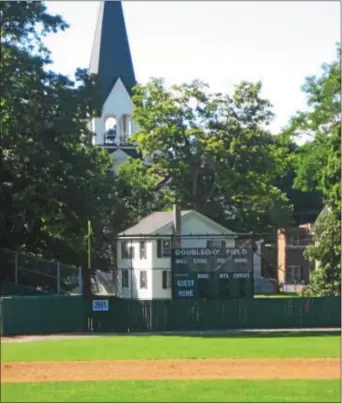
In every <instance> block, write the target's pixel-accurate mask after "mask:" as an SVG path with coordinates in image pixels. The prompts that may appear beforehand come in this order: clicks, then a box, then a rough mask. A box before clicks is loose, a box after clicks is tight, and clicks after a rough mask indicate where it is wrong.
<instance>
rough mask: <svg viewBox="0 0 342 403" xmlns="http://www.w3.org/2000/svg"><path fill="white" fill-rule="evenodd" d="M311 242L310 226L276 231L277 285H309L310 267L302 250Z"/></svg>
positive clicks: (305, 225) (304, 225)
mask: <svg viewBox="0 0 342 403" xmlns="http://www.w3.org/2000/svg"><path fill="white" fill-rule="evenodd" d="M311 242H312V224H303V225H300V226H299V227H296V228H290V229H286V230H284V229H279V230H278V233H277V253H278V259H277V260H278V284H287V285H298V284H301V285H303V284H309V279H310V272H311V266H312V265H311V264H310V262H309V261H308V260H307V259H306V258H305V257H304V250H305V248H306V247H307V246H308V245H310V244H311Z"/></svg>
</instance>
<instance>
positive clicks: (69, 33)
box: [46, 0, 341, 133]
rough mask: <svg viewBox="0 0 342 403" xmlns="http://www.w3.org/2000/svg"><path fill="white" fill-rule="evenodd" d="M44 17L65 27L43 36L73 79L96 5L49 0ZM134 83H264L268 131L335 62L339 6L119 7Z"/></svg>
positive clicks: (87, 48) (299, 106) (221, 87)
mask: <svg viewBox="0 0 342 403" xmlns="http://www.w3.org/2000/svg"><path fill="white" fill-rule="evenodd" d="M46 5H47V7H48V11H49V12H50V13H53V14H55V13H56V14H60V15H62V16H63V18H64V19H65V20H66V21H67V22H68V23H69V25H70V28H69V29H67V30H66V31H65V32H61V33H57V34H52V35H49V36H48V37H47V38H46V44H47V45H48V47H49V48H50V50H51V52H52V59H53V61H54V65H53V66H52V67H53V69H55V70H56V71H58V72H60V73H62V74H66V75H73V73H74V72H75V70H76V69H77V68H78V67H81V68H85V67H88V66H89V60H90V53H91V48H92V44H93V37H94V32H95V25H96V19H97V11H98V7H99V2H97V1H89V2H81V1H78V2H73V1H49V2H47V3H46ZM123 9H124V14H125V21H126V28H127V32H128V39H129V42H130V49H131V53H132V58H133V64H134V68H135V74H136V78H137V80H138V82H139V83H142V84H144V83H146V82H147V81H148V80H149V79H150V78H151V77H163V78H165V80H166V82H167V83H168V84H180V83H182V82H185V81H192V80H193V79H201V80H203V81H205V82H206V83H208V84H209V85H210V90H212V91H220V92H228V93H231V92H232V90H233V88H234V85H237V84H238V83H239V82H241V81H242V80H247V81H252V82H256V81H259V80H261V81H262V83H263V96H264V97H266V98H268V99H269V100H270V102H271V103H272V104H273V107H274V109H273V111H274V113H275V114H276V117H275V120H274V122H273V123H272V126H271V130H272V131H273V132H274V133H276V132H278V131H280V130H281V128H282V127H285V126H286V124H287V123H288V121H289V119H290V117H291V116H292V115H293V114H294V113H295V112H296V111H297V110H303V109H305V107H306V101H305V94H304V93H302V91H301V86H302V85H303V84H304V80H305V77H307V76H311V75H317V74H319V73H320V71H321V65H322V64H323V63H326V62H330V61H332V60H333V59H334V58H335V56H336V51H335V49H336V46H335V44H336V42H338V41H340V19H341V3H340V2H339V1H302V2H301V1H292V2H286V1H273V2H272V1H268V2H266V1H265V2H257V1H255V2H248V1H241V2H235V1H221V2H216V1H203V2H197V1H191V2H190V1H150V2H145V1H141V0H140V1H124V2H123Z"/></svg>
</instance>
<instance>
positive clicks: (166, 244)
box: [157, 239, 171, 257]
mask: <svg viewBox="0 0 342 403" xmlns="http://www.w3.org/2000/svg"><path fill="white" fill-rule="evenodd" d="M170 256H171V240H169V239H158V241H157V257H170Z"/></svg>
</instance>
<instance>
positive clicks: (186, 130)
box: [134, 79, 290, 232]
mask: <svg viewBox="0 0 342 403" xmlns="http://www.w3.org/2000/svg"><path fill="white" fill-rule="evenodd" d="M206 89H207V86H206V85H205V84H203V83H202V82H200V81H194V82H192V83H190V84H183V85H181V86H173V87H172V88H171V89H170V90H168V89H166V88H165V85H164V83H163V81H162V80H160V79H153V80H152V81H151V82H150V83H148V84H147V85H146V86H138V87H137V88H136V92H135V96H134V103H135V106H136V107H135V111H134V119H135V121H136V123H137V125H138V127H139V132H138V133H136V134H135V135H134V140H135V141H136V142H137V143H138V145H139V147H140V149H141V150H142V151H143V152H144V153H145V155H146V156H150V157H151V158H152V161H153V164H152V168H151V171H153V172H154V173H157V174H158V175H160V176H161V177H163V176H171V177H172V183H171V185H170V187H171V191H172V192H173V194H174V196H175V197H177V198H178V199H179V200H180V203H181V204H182V207H183V208H193V209H196V210H198V211H200V212H202V213H204V214H206V215H208V216H209V217H211V218H212V219H214V220H216V221H218V222H220V223H222V224H223V225H226V226H228V227H229V228H231V229H233V230H236V231H258V232H263V231H270V230H274V229H275V228H277V227H278V226H281V225H282V226H285V225H286V224H287V223H288V220H289V214H290V207H289V204H288V201H287V199H286V197H285V195H284V194H283V193H282V192H281V191H280V190H279V189H278V188H277V187H276V186H274V185H273V182H274V180H275V178H276V177H277V175H279V174H280V172H281V171H282V170H283V169H284V168H285V164H284V160H283V158H282V157H283V151H282V149H281V147H279V146H278V144H277V142H276V141H275V139H274V138H273V136H271V134H270V133H269V132H268V131H267V130H266V129H265V127H267V125H268V124H269V123H270V121H271V119H272V117H273V114H272V111H271V105H270V103H269V102H268V101H267V100H265V99H263V98H262V97H261V95H260V91H261V84H260V83H256V84H253V83H248V82H242V83H241V84H240V85H238V86H237V87H236V89H235V91H234V93H233V95H232V96H229V95H223V94H209V93H208V92H207V91H206Z"/></svg>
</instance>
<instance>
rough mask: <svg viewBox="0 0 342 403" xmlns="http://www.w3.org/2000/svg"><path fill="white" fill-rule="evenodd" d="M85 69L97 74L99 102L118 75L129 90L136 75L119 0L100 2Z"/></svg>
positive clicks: (133, 83)
mask: <svg viewBox="0 0 342 403" xmlns="http://www.w3.org/2000/svg"><path fill="white" fill-rule="evenodd" d="M89 72H90V73H93V74H98V76H99V79H100V83H101V92H102V105H103V104H104V103H105V101H106V99H107V97H108V95H109V93H110V91H111V90H112V88H113V86H114V84H115V82H116V80H117V79H118V78H120V79H121V81H122V82H123V84H124V86H125V87H126V89H127V91H128V93H129V94H131V93H132V88H133V87H134V85H135V84H136V79H135V74H134V68H133V62H132V57H131V52H130V48H129V43H128V37H127V31H126V25H125V18H124V14H123V10H122V4H121V1H101V2H100V9H99V14H98V19H97V25H96V31H95V39H94V44H93V48H92V52H91V58H90V67H89Z"/></svg>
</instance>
